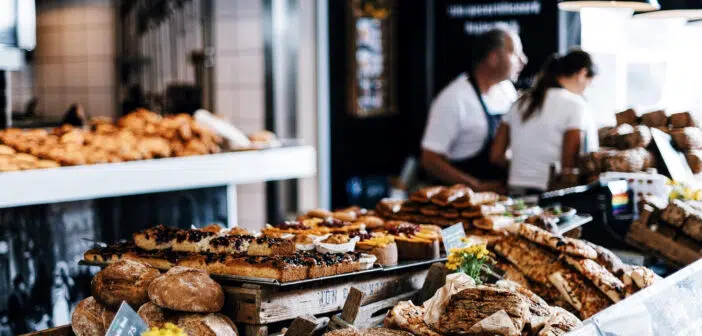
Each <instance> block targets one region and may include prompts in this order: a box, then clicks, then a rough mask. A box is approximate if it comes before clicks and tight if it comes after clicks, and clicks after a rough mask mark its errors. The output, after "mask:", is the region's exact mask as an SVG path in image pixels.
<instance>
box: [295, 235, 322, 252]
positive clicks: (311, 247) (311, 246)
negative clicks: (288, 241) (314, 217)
mask: <svg viewBox="0 0 702 336" xmlns="http://www.w3.org/2000/svg"><path fill="white" fill-rule="evenodd" d="M329 236H331V234H325V235H323V236H315V235H308V237H310V238H312V242H311V243H309V244H301V243H297V244H295V249H296V250H298V251H312V250H314V249H315V248H317V244H318V243H319V242H320V241H322V240H325V239H327V238H329Z"/></svg>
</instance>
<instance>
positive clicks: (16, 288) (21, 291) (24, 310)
mask: <svg viewBox="0 0 702 336" xmlns="http://www.w3.org/2000/svg"><path fill="white" fill-rule="evenodd" d="M12 285H13V291H12V292H11V293H10V295H9V297H8V299H7V311H8V318H9V320H10V326H11V327H12V332H13V333H14V334H15V335H21V334H25V333H28V332H29V331H30V330H29V326H28V324H27V319H29V311H30V307H31V303H30V302H29V295H28V294H27V285H26V284H25V282H24V277H23V276H22V275H21V274H18V275H17V276H15V278H14V279H13V280H12Z"/></svg>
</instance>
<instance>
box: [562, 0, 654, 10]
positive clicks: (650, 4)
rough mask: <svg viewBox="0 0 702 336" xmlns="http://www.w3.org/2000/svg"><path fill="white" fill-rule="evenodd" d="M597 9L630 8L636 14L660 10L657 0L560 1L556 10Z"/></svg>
mask: <svg viewBox="0 0 702 336" xmlns="http://www.w3.org/2000/svg"><path fill="white" fill-rule="evenodd" d="M588 7H598V8H630V9H633V10H634V11H636V12H648V11H655V10H657V9H659V8H661V5H659V4H658V0H617V1H602V0H600V1H596V0H591V1H585V0H562V1H560V2H559V3H558V8H560V9H562V10H565V11H571V12H577V11H580V10H581V9H583V8H588Z"/></svg>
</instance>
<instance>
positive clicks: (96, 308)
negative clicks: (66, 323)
mask: <svg viewBox="0 0 702 336" xmlns="http://www.w3.org/2000/svg"><path fill="white" fill-rule="evenodd" d="M104 311H105V307H103V306H102V305H101V304H100V303H98V302H97V301H96V300H95V298H93V297H92V296H90V297H88V298H87V299H85V300H83V301H81V302H78V305H77V306H76V310H75V311H74V312H73V316H71V328H72V329H73V333H74V334H76V336H103V335H105V331H106V330H105V325H104V324H103V320H102V315H103V312H104Z"/></svg>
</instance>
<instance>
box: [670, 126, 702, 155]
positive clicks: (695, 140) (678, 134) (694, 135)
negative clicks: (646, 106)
mask: <svg viewBox="0 0 702 336" xmlns="http://www.w3.org/2000/svg"><path fill="white" fill-rule="evenodd" d="M670 135H671V136H672V137H673V143H674V144H675V147H677V148H678V149H679V150H682V151H687V150H691V149H702V130H700V129H699V128H697V127H685V128H680V129H676V130H673V131H672V132H670Z"/></svg>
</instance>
